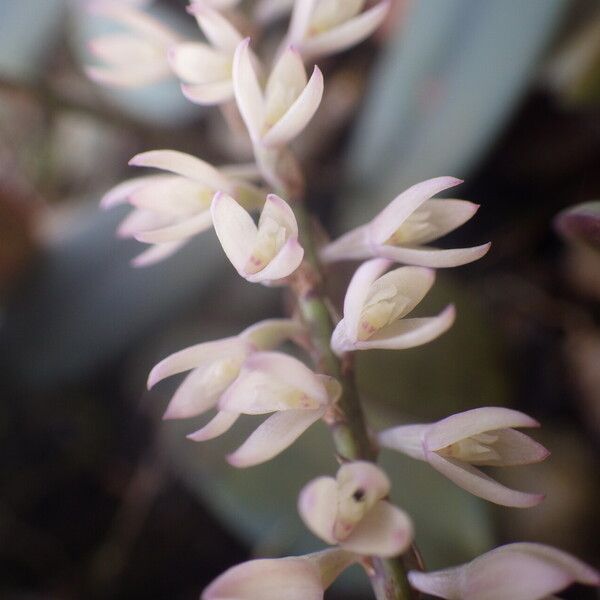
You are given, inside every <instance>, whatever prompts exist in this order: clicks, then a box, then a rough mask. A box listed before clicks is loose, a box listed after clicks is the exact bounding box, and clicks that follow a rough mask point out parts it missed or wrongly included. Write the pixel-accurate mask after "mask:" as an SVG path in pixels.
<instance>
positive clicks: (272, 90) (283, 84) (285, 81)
mask: <svg viewBox="0 0 600 600" xmlns="http://www.w3.org/2000/svg"><path fill="white" fill-rule="evenodd" d="M306 83H307V77H306V70H305V68H304V62H303V61H302V57H301V56H300V54H299V52H298V51H297V50H296V49H295V48H294V47H292V46H290V47H288V48H286V49H285V51H284V52H282V53H281V54H280V56H279V58H278V59H277V61H276V62H275V66H274V67H273V68H272V69H271V73H270V75H269V79H268V80H267V85H266V88H265V118H266V122H267V125H273V124H274V123H276V122H277V121H278V120H279V119H280V118H281V116H282V115H284V114H285V113H286V112H287V110H288V109H289V108H290V106H291V105H292V104H293V103H294V101H295V100H296V98H298V96H299V95H300V94H301V92H302V90H303V89H304V88H305V86H306Z"/></svg>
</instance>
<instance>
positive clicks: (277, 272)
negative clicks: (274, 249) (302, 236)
mask: <svg viewBox="0 0 600 600" xmlns="http://www.w3.org/2000/svg"><path fill="white" fill-rule="evenodd" d="M303 257H304V248H303V247H302V246H301V245H300V242H298V238H296V237H291V238H290V239H289V240H288V241H287V242H286V243H285V244H284V245H283V247H282V248H281V250H280V251H279V252H278V253H277V254H276V255H275V256H274V257H273V258H272V259H271V261H269V263H268V264H267V265H266V267H265V268H264V269H262V270H260V271H258V273H254V274H252V275H244V277H246V279H247V280H248V281H251V282H254V283H258V282H264V283H270V282H273V281H277V280H279V279H283V278H285V277H288V276H289V275H291V274H292V273H293V272H294V271H295V270H296V269H297V268H298V267H299V266H300V263H301V262H302V259H303Z"/></svg>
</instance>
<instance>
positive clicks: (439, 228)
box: [321, 177, 490, 268]
mask: <svg viewBox="0 0 600 600" xmlns="http://www.w3.org/2000/svg"><path fill="white" fill-rule="evenodd" d="M459 183H462V182H461V180H460V179H456V178H454V177H438V178H436V179H429V180H427V181H423V182H422V183H418V184H416V185H413V186H412V187H411V188H409V189H408V190H406V191H405V192H403V193H402V194H400V195H399V196H397V197H396V198H395V199H394V200H393V201H392V202H391V203H390V204H388V206H386V207H385V208H384V209H383V210H382V211H381V212H380V213H379V214H378V215H377V216H376V217H375V218H374V219H373V220H372V221H370V222H369V223H367V224H366V225H362V226H360V227H357V228H356V229H353V230H352V231H349V232H348V233H346V234H345V235H343V236H342V237H340V238H338V239H337V240H335V241H333V242H331V243H330V244H328V245H326V246H325V247H324V248H323V249H322V250H321V259H322V260H323V261H325V262H335V261H338V260H358V259H360V260H362V259H364V258H369V257H372V256H379V257H381V258H387V259H388V260H393V261H395V262H401V263H406V264H409V265H418V266H422V267H434V268H439V267H457V266H460V265H464V264H466V263H470V262H472V261H474V260H477V259H479V258H481V257H482V256H483V255H484V254H485V253H486V252H487V251H488V250H489V248H490V244H489V243H488V244H483V245H481V246H475V247H473V248H453V249H450V250H440V249H438V248H432V247H430V246H427V245H426V244H428V243H429V242H432V241H433V240H436V239H437V238H439V237H442V236H443V235H446V234H447V233H449V232H450V231H453V230H454V229H456V228H457V227H459V226H460V225H462V224H463V223H465V222H466V221H468V220H469V219H470V218H471V217H472V216H473V215H474V214H475V212H476V211H477V209H478V208H479V207H478V205H476V204H473V203H472V202H466V201H465V200H438V199H436V200H432V199H431V197H432V196H434V195H435V194H438V193H439V192H441V191H442V190H445V189H447V188H449V187H453V186H455V185H458V184H459Z"/></svg>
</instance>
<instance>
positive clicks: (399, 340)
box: [354, 305, 456, 350]
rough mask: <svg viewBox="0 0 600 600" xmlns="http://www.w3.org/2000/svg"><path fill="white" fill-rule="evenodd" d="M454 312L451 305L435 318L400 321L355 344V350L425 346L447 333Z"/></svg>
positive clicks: (454, 316)
mask: <svg viewBox="0 0 600 600" xmlns="http://www.w3.org/2000/svg"><path fill="white" fill-rule="evenodd" d="M455 318H456V310H455V308H454V306H453V305H450V306H447V307H446V308H445V309H444V310H443V311H442V312H441V313H440V314H439V315H438V316H437V317H427V318H420V319H400V320H399V321H396V322H394V323H391V324H390V325H386V326H385V327H382V328H381V329H380V330H379V331H378V332H376V333H375V334H374V335H373V336H372V337H371V338H369V339H368V340H366V341H364V342H356V343H355V344H354V349H355V350H371V349H373V348H379V349H381V350H405V349H406V348H414V347H415V346H422V345H423V344H427V343H429V342H431V341H433V340H435V339H436V338H438V337H439V336H440V335H442V334H443V333H445V332H446V331H448V329H450V327H452V324H453V323H454V319H455Z"/></svg>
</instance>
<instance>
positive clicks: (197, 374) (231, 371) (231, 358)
mask: <svg viewBox="0 0 600 600" xmlns="http://www.w3.org/2000/svg"><path fill="white" fill-rule="evenodd" d="M303 331H304V330H303V327H302V326H301V325H300V324H299V323H297V322H296V321H293V320H291V319H267V320H264V321H260V322H258V323H255V324H254V325H252V326H250V327H248V328H247V329H245V330H244V331H242V332H241V333H240V334H239V335H236V336H232V337H228V338H224V339H221V340H214V341H210V342H202V343H200V344H195V345H194V346H190V347H188V348H185V349H183V350H179V351H178V352H175V353H174V354H171V355H170V356H168V357H167V358H165V359H163V360H161V361H160V362H159V363H158V364H157V365H156V366H155V367H154V368H153V369H152V371H150V375H149V376H148V389H151V388H152V387H154V386H155V385H156V384H157V383H158V382H159V381H162V380H163V379H166V378H167V377H171V376H172V375H177V374H178V373H183V372H184V371H190V370H191V373H190V374H189V375H188V376H187V377H186V378H185V379H184V381H183V383H182V384H181V385H180V386H179V388H178V389H177V391H176V392H175V394H174V396H173V398H172V399H171V402H170V403H169V406H168V408H167V410H166V412H165V415H164V418H165V419H186V418H188V417H195V416H197V415H200V414H202V413H204V412H206V411H208V410H210V409H211V408H213V407H215V406H216V405H217V402H218V400H219V398H220V397H221V395H222V394H223V392H224V391H225V390H226V389H227V388H228V386H229V385H231V383H233V381H235V379H236V377H237V376H238V375H239V373H240V370H241V368H242V364H243V362H244V361H245V360H246V359H247V358H248V356H250V355H251V354H252V353H253V352H257V351H260V350H271V349H273V348H276V347H277V346H279V345H280V344H282V343H283V342H285V341H286V340H290V339H294V340H298V341H300V340H301V339H302V336H303Z"/></svg>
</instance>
